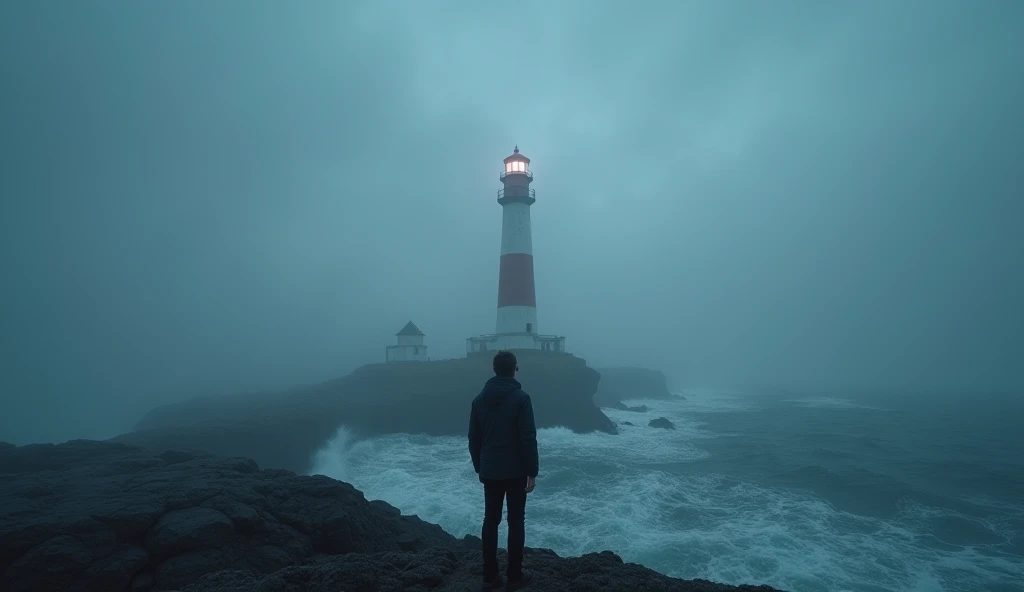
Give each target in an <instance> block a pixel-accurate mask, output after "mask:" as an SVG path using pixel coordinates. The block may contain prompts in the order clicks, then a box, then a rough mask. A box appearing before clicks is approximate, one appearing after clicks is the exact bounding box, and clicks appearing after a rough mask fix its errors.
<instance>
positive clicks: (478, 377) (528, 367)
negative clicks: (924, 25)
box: [114, 351, 668, 473]
mask: <svg viewBox="0 0 1024 592" xmlns="http://www.w3.org/2000/svg"><path fill="white" fill-rule="evenodd" d="M516 355H517V356H518V357H519V367H520V373H519V379H520V380H521V381H522V383H523V387H524V389H525V390H526V391H527V392H528V393H530V395H531V398H532V399H533V405H534V411H535V415H536V418H537V425H538V427H542V428H543V427H553V426H564V427H567V428H569V429H572V430H573V431H576V432H592V431H602V432H606V433H612V434H614V433H616V428H615V424H614V423H613V422H612V421H611V420H610V419H608V417H607V416H606V415H605V414H604V413H602V412H601V409H600V408H599V407H598V404H596V403H595V394H596V393H597V392H598V389H599V384H601V383H603V382H604V381H605V380H607V378H605V377H603V376H602V374H601V373H599V372H598V371H597V370H595V369H593V368H591V367H589V366H588V365H587V363H586V361H585V360H583V359H582V358H578V357H576V356H573V355H570V354H565V353H554V352H541V351H517V352H516ZM491 358H492V356H491V355H486V354H479V355H471V356H469V357H466V358H461V359H455V360H440V361H432V362H406V363H395V364H370V365H367V366H363V367H361V368H359V369H357V370H356V371H355V372H353V373H352V374H349V375H348V376H345V377H343V378H339V379H337V380H333V381H330V382H327V383H324V384H320V385H316V386H312V387H307V388H301V389H294V390H291V391H288V392H282V393H258V394H245V395H229V396H216V397H206V398H198V399H191V400H188V401H183V402H181V403H175V404H171V405H166V406H163V407H159V408H157V409H154V410H152V411H151V412H150V413H148V414H147V415H146V416H145V417H143V418H142V420H141V421H139V423H138V424H137V426H136V429H135V431H133V432H130V433H128V434H124V435H121V436H118V437H117V438H115V439H114V440H115V441H118V442H123V443H128V444H135V445H141V446H146V447H149V448H153V449H159V450H165V449H171V448H174V449H189V450H202V451H205V452H211V453H214V454H218V455H223V456H242V457H246V458H252V459H255V460H256V462H258V463H259V464H260V466H263V467H267V468H280V469H288V470H292V471H296V472H300V473H301V472H304V471H306V470H307V469H308V468H309V464H310V459H311V457H312V456H313V454H315V453H316V451H317V450H319V449H320V448H322V447H323V445H324V443H325V442H327V441H328V440H329V439H330V438H331V437H332V436H333V435H334V433H335V432H336V430H337V429H338V427H339V426H342V425H344V426H346V427H347V428H349V429H352V430H354V431H355V433H356V436H357V437H372V436H377V435H382V434H388V433H400V432H406V433H424V434H428V435H432V436H444V435H465V433H466V430H467V425H468V421H469V404H470V401H472V399H473V397H474V396H476V394H477V393H478V392H479V391H480V388H481V387H482V386H483V384H484V382H485V381H486V380H487V379H488V378H490V377H491V376H493V371H492V369H491ZM630 370H636V369H630ZM647 372H648V373H650V372H655V371H647ZM658 376H660V380H661V385H662V387H663V388H664V379H665V377H664V375H662V374H661V373H660V372H655V373H654V374H653V375H652V374H644V373H636V372H634V373H633V374H626V375H622V374H621V373H617V374H616V373H613V374H612V380H613V381H614V385H615V386H614V387H613V388H616V389H620V392H630V393H634V392H643V393H648V394H652V393H653V394H658V395H659V396H661V395H660V393H655V392H654V390H652V389H651V388H649V386H648V385H649V384H657V383H658V378H657V377H658ZM637 377H639V379H637ZM636 380H639V382H635V381H636ZM630 381H634V382H630ZM664 394H665V395H668V391H667V389H666V390H665V393H664Z"/></svg>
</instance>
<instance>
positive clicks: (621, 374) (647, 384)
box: [594, 367, 680, 407]
mask: <svg viewBox="0 0 1024 592" xmlns="http://www.w3.org/2000/svg"><path fill="white" fill-rule="evenodd" d="M598 372H600V374H601V382H600V384H599V385H598V389H597V393H596V394H595V395H594V402H595V403H597V404H598V405H600V406H602V407H620V406H621V402H622V401H624V400H628V399H671V398H673V397H679V396H680V395H673V394H672V393H670V392H669V390H668V380H667V379H666V378H665V374H664V373H662V372H660V371H658V370H651V369H649V368H635V367H630V368H599V369H598Z"/></svg>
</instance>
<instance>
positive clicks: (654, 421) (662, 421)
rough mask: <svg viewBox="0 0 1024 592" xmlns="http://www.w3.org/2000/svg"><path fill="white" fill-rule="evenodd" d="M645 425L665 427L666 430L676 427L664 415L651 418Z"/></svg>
mask: <svg viewBox="0 0 1024 592" xmlns="http://www.w3.org/2000/svg"><path fill="white" fill-rule="evenodd" d="M647 425H648V426H650V427H652V428H662V429H666V430H674V429H676V424H674V423H672V422H671V421H669V420H667V419H665V418H664V417H659V418H657V419H652V420H651V421H650V422H648V423H647Z"/></svg>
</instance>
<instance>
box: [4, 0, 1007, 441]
mask: <svg viewBox="0 0 1024 592" xmlns="http://www.w3.org/2000/svg"><path fill="white" fill-rule="evenodd" d="M1022 30H1024V3H1021V2H1015V1H1010V0H1006V1H1000V0H991V1H982V2H966V1H961V2H949V1H942V0H937V1H906V2H891V1H865V2H818V1H812V0H780V1H778V2H753V1H739V0H724V1H711V0H708V1H705V2H697V1H686V2H680V1H671V2H633V3H620V2H589V1H582V0H580V1H569V0H564V1H563V0H560V1H558V2H531V1H517V2H511V3H490V2H489V3H482V2H471V1H468V0H467V1H464V2H444V1H437V2H419V1H409V2H389V1H384V0H372V1H365V2H363V1H343V2H326V1H316V2H313V1H311V2H302V3H283V2H255V1H244V2H243V1H225V2H144V3H143V2H128V1H124V2H107V1H95V2H4V3H2V4H0V75H2V78H0V79H2V81H3V85H4V88H3V92H2V93H0V106H2V109H0V274H2V275H0V277H2V278H3V292H2V293H0V354H2V356H0V360H2V362H0V363H2V367H0V370H2V371H0V397H2V398H3V400H2V401H0V403H2V405H3V409H4V413H3V414H0V440H4V439H7V440H13V441H17V442H21V441H28V440H38V439H66V438H71V437H77V436H89V437H100V436H107V435H112V434H113V433H117V432H119V431H124V430H127V429H129V428H130V427H131V424H132V423H133V422H134V420H135V419H136V418H137V417H138V416H139V415H140V414H141V413H143V412H144V411H145V410H147V409H149V408H150V407H152V406H153V405H155V404H157V403H160V402H166V401H170V400H175V399H180V398H185V397H189V396H193V395H197V394H207V393H217V392H231V391H239V390H248V389H266V388H279V387H282V386H285V385H292V384H301V383H309V382H317V381H320V380H325V379H329V378H334V377H337V376H340V375H342V374H345V373H347V372H349V371H350V370H351V369H353V368H355V367H356V366H358V365H360V364H363V363H368V362H375V361H379V360H381V359H382V358H383V355H384V347H385V345H387V344H389V343H392V342H393V340H394V333H395V332H396V331H398V330H399V329H400V328H401V327H402V326H403V325H404V324H405V322H406V321H408V320H410V319H412V320H413V321H415V322H416V323H417V324H418V325H419V326H420V327H421V328H422V329H423V330H424V332H425V333H426V334H427V342H428V344H429V346H430V348H431V354H432V355H433V356H434V357H455V356H461V355H462V354H463V352H464V351H465V342H464V339H465V338H466V337H467V336H469V335H473V334H478V333H486V332H490V331H493V328H494V312H495V311H494V308H495V303H496V299H497V294H496V292H497V270H498V267H497V263H498V249H499V232H500V225H501V209H500V207H499V206H498V205H497V204H496V203H495V199H494V198H495V192H496V190H497V189H499V188H500V184H499V182H498V173H499V171H500V167H501V159H502V158H503V157H505V156H506V155H507V154H508V153H509V152H510V151H511V149H512V147H513V145H515V144H516V143H518V144H519V147H520V148H521V149H522V151H523V152H524V153H525V154H526V155H527V156H529V157H530V158H532V159H533V170H534V172H535V174H536V181H535V183H534V186H535V188H536V190H537V203H536V205H535V206H534V208H533V221H534V222H533V236H534V252H535V257H536V259H535V265H536V281H537V301H538V306H539V310H538V315H539V329H540V331H541V332H543V333H557V334H561V335H565V336H566V337H567V346H568V349H569V350H570V351H572V352H573V353H575V354H577V355H580V356H582V357H585V358H587V359H588V360H589V361H590V362H591V363H592V364H595V365H599V366H600V365H624V364H640V365H646V366H651V367H655V368H659V369H662V370H664V371H665V372H666V373H668V374H669V375H671V376H672V377H673V378H674V379H675V380H676V381H677V383H678V384H683V385H706V386H719V387H739V388H744V387H762V386H766V385H767V386H778V387H787V388H800V389H834V388H842V389H885V390H893V391H897V392H899V391H908V392H909V391H922V390H943V391H953V392H967V393H972V392H977V391H1016V392H1019V391H1020V386H1021V384H1022V367H1024V363H1022V360H1024V346H1022V337H1021V335H1022V334H1024V312H1022V310H1024V308H1022V304H1021V303H1022V302H1024V264H1022V254H1024V244H1022V243H1024V238H1022V237H1024V231H1022V228H1021V227H1022V225H1024V205H1022V201H1024V164H1022V163H1024V115H1022V111H1021V105H1024V76H1022V75H1021V72H1022V71H1024V41H1022V39H1024V36H1022V35H1021V31H1022Z"/></svg>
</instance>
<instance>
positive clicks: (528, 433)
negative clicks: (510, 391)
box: [519, 393, 539, 477]
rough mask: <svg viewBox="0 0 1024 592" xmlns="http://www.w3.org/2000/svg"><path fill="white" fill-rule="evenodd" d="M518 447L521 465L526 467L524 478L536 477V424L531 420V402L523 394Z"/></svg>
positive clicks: (537, 461) (520, 408) (537, 462)
mask: <svg viewBox="0 0 1024 592" xmlns="http://www.w3.org/2000/svg"><path fill="white" fill-rule="evenodd" d="M519 445H520V446H521V450H522V453H523V464H524V465H526V466H525V467H524V468H525V469H526V476H527V477H536V476H537V470H538V464H539V459H538V457H537V424H536V423H535V422H534V420H533V401H532V400H531V399H530V395H527V394H526V393H523V402H522V404H521V405H520V407H519Z"/></svg>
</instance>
